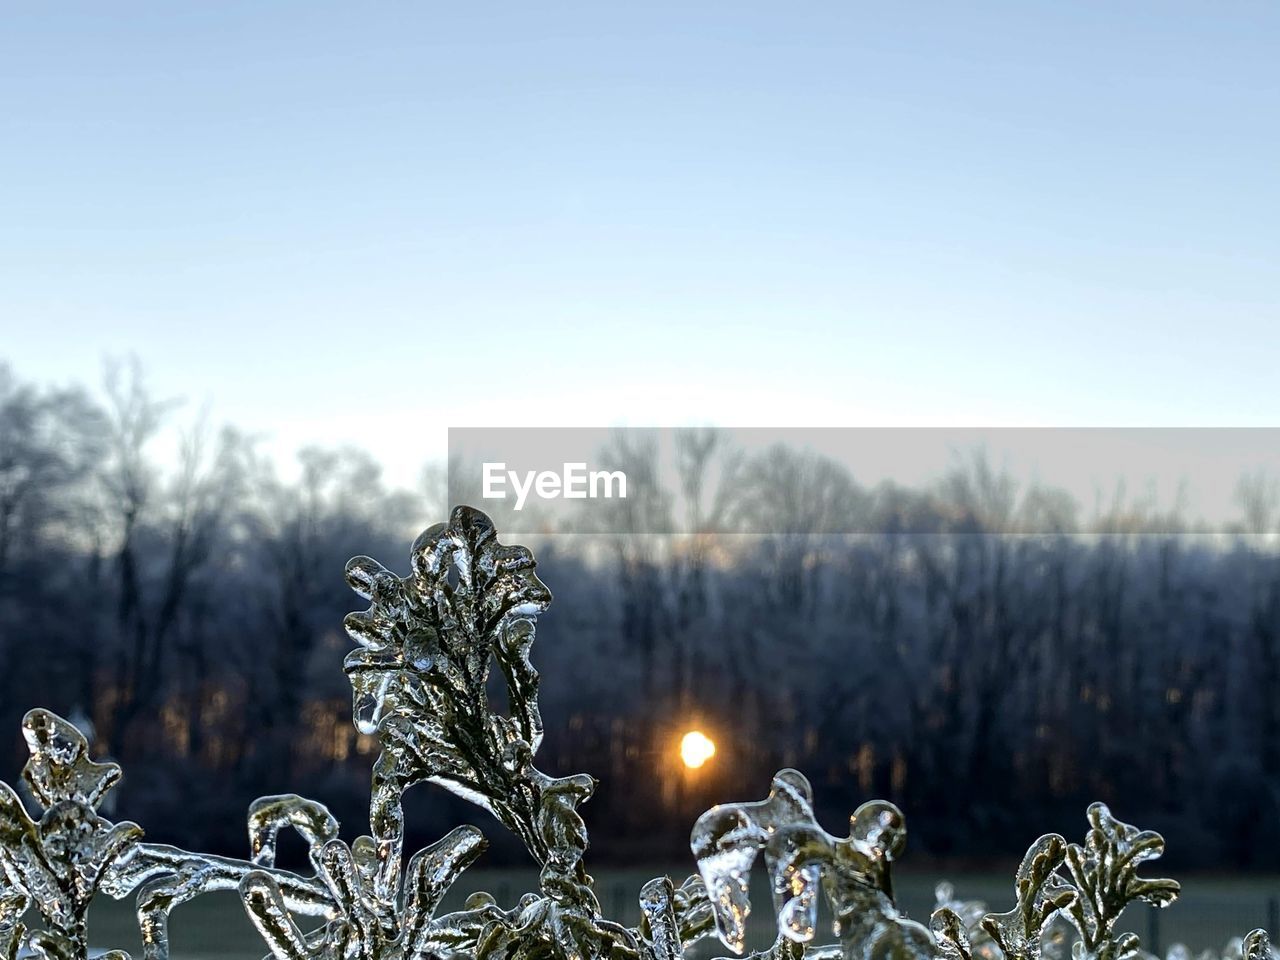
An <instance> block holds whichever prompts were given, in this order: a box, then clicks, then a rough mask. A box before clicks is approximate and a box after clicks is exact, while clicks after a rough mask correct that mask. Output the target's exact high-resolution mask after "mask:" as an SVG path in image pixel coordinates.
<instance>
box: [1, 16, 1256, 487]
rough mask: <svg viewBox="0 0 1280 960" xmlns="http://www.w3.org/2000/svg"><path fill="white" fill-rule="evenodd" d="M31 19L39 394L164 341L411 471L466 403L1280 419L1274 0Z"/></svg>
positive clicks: (280, 415) (26, 349)
mask: <svg viewBox="0 0 1280 960" xmlns="http://www.w3.org/2000/svg"><path fill="white" fill-rule="evenodd" d="M0 23H2V29H0V130H2V131H3V134H2V136H3V148H2V149H0V335H2V336H0V358H5V359H8V360H9V361H11V362H12V363H13V364H14V366H15V368H16V369H17V371H18V372H19V373H20V374H22V375H24V376H26V377H30V378H36V379H39V380H46V381H59V382H65V381H69V380H81V381H93V380H97V379H98V378H99V374H100V368H101V361H102V357H103V356H104V355H107V354H121V353H127V352H133V353H136V354H137V355H138V356H139V357H140V358H141V359H142V360H143V362H144V363H145V364H146V365H147V367H148V368H149V370H150V374H151V380H152V383H153V385H154V386H155V388H156V390H157V391H158V392H160V393H162V394H174V393H181V394H185V395H187V396H188V397H190V398H191V399H192V400H193V401H195V402H207V403H209V404H210V405H211V407H212V409H213V412H214V416H215V417H217V418H220V419H229V420H233V421H235V422H237V423H239V424H241V425H243V426H245V427H248V428H251V429H256V430H259V431H263V432H265V433H267V434H269V436H270V437H271V443H272V444H273V449H275V450H277V451H279V452H281V453H285V452H287V451H289V450H290V449H292V448H293V447H294V446H296V445H297V444H300V443H304V442H308V441H332V442H344V441H352V442H359V443H362V444H363V445H365V446H367V447H368V448H370V449H371V450H373V451H374V452H375V453H377V454H378V455H379V456H380V457H381V458H383V459H384V460H385V461H386V462H387V463H388V466H389V469H390V472H391V475H392V478H393V479H397V480H405V479H408V478H411V477H412V474H413V471H414V470H416V467H417V464H418V463H419V462H421V461H422V460H423V459H425V458H426V457H427V456H429V455H431V454H434V453H438V452H439V448H440V445H441V443H442V442H443V436H444V434H443V428H444V427H446V426H449V425H454V426H460V425H507V424H528V423H546V424H565V425H569V424H611V423H630V424H680V423H690V422H699V423H708V422H709V423H723V424H728V425H779V424H791V423H794V424H797V425H844V424H848V425H863V424H886V425H888V424H903V423H907V424H934V425H956V424H964V425H1002V424H1020V425H1039V424H1076V425H1104V424H1135V425H1137V424H1142V425H1157V424H1187V425H1205V424H1235V425H1256V424H1267V425H1275V424H1277V423H1280V390H1278V389H1277V387H1276V381H1277V375H1276V371H1277V362H1278V361H1280V332H1278V331H1280V279H1278V278H1280V271H1278V270H1277V265H1278V263H1280V123H1277V115H1278V110H1277V107H1278V106H1280V6H1277V5H1276V4H1273V3H1252V4H1250V3H1229V2H1210V0H1206V2H1201V3H1175V2H1161V3H1137V2H1126V3H1115V2H1092V3H1090V2H1070V3H1067V2H1062V3H1056V4H1055V3H1029V2H1010V3H887V2H886V3H879V4H870V3H865V4H859V3H830V4H826V3H821V4H820V3H773V4H755V3H746V2H741V0H739V2H734V3H725V4H707V3H680V4H666V3H654V2H647V3H632V4H621V3H609V2H606V3H601V2H598V0H597V2H591V3H581V4H544V3H539V4H530V3H520V4H516V3H512V4H508V5H493V4H466V3H451V4H443V3H441V4H427V3H408V2H402V3H396V4H391V3H387V4H357V3H342V4H335V3H317V2H306V3H301V2H300V3H273V4H262V3H258V2H252V3H249V2H244V3H242V2H225V0H220V2H217V3H184V4H174V3H154V4H138V3H128V2H112V3H107V4H104V3H100V2H93V3H71V2H66V3H56V4H16V3H15V4H8V5H5V6H4V8H3V14H2V15H0ZM402 438H403V440H402Z"/></svg>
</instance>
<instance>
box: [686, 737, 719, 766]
mask: <svg viewBox="0 0 1280 960" xmlns="http://www.w3.org/2000/svg"><path fill="white" fill-rule="evenodd" d="M715 755H716V745H715V743H713V742H712V740H711V738H710V737H708V736H707V735H706V734H705V733H703V732H702V731H701V730H690V731H689V732H688V733H686V734H685V735H684V736H683V737H682V738H681V739H680V759H681V760H683V761H684V765H685V766H686V767H689V768H691V769H695V770H696V769H697V768H698V767H700V766H702V765H703V764H704V763H706V762H707V761H708V760H710V759H711V758H712V757H714V756H715Z"/></svg>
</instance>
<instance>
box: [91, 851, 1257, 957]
mask: <svg viewBox="0 0 1280 960" xmlns="http://www.w3.org/2000/svg"><path fill="white" fill-rule="evenodd" d="M662 872H663V870H662V869H661V868H655V869H654V870H635V871H607V870H604V871H600V872H599V873H598V874H597V875H596V888H597V892H598V895H599V897H600V901H601V904H602V905H603V907H604V909H605V911H606V913H608V914H609V915H610V916H611V917H613V918H615V919H620V920H622V921H623V922H625V923H627V924H633V923H635V922H636V919H637V917H638V913H639V911H638V908H637V907H636V895H637V893H638V891H639V889H640V886H641V884H642V883H644V881H645V880H647V879H649V878H650V877H653V876H656V875H658V874H660V873H662ZM668 872H670V871H668ZM672 876H673V877H676V878H677V879H679V876H680V874H679V873H672ZM1010 876H1011V874H1010ZM949 879H950V880H951V881H952V882H953V883H954V884H955V887H956V891H957V894H959V895H960V896H964V897H969V898H980V899H984V900H986V901H987V903H988V905H989V906H990V907H991V908H992V909H999V910H1007V909H1009V907H1010V906H1012V882H1011V879H1010V878H1009V877H1008V876H997V875H995V874H978V875H953V876H951V877H950V878H949ZM536 881H537V877H536V874H534V873H532V872H528V871H492V870H490V871H486V870H474V871H470V872H469V873H466V874H464V875H463V877H462V879H461V880H460V881H459V883H458V885H457V887H456V888H455V889H454V890H453V891H452V892H451V893H450V896H449V898H448V899H447V901H446V903H445V906H444V909H445V910H448V909H455V908H456V907H458V906H459V905H460V904H461V902H462V900H463V899H464V898H465V897H466V896H467V894H469V893H471V892H473V891H476V890H487V891H489V892H490V893H492V894H493V895H494V896H496V897H497V898H498V900H499V902H500V903H502V904H503V905H504V906H505V905H509V904H510V903H512V902H514V900H515V899H516V897H517V896H518V895H519V894H520V893H521V892H523V891H526V890H531V889H534V887H535V885H536ZM934 882H935V878H933V877H929V876H924V875H915V874H910V873H901V874H899V876H898V877H897V879H896V883H897V888H898V902H899V904H900V905H901V906H902V907H903V908H904V909H905V910H906V911H907V912H908V913H909V914H910V915H911V916H912V917H913V918H915V919H918V920H925V921H927V920H928V915H929V912H930V910H931V909H932V906H933V885H934ZM764 888H765V884H764V882H763V877H760V878H759V879H757V880H756V881H755V884H754V889H753V893H755V894H756V898H755V899H756V910H755V911H754V913H753V915H752V926H751V943H750V944H749V945H750V946H751V947H753V948H756V947H760V946H764V945H766V944H767V943H768V942H770V941H771V940H772V930H771V927H770V923H771V914H770V912H769V909H768V905H767V902H766V898H767V895H766V894H765V892H764ZM1278 902H1280V877H1277V878H1257V879H1249V880H1225V879H1221V878H1213V877H1200V878H1197V877H1191V878H1189V879H1184V880H1183V897H1182V899H1181V900H1179V902H1178V903H1176V904H1175V905H1174V906H1172V907H1170V908H1169V909H1167V910H1163V911H1159V912H1157V911H1153V910H1150V909H1148V908H1146V907H1138V908H1133V909H1131V910H1130V912H1129V914H1127V915H1126V917H1125V919H1124V920H1123V921H1122V926H1123V927H1124V928H1125V929H1129V930H1133V931H1134V932H1136V933H1138V934H1140V935H1141V936H1142V937H1143V939H1144V946H1145V945H1147V944H1148V943H1150V938H1151V934H1152V933H1155V935H1156V940H1157V942H1158V945H1159V948H1160V950H1161V952H1162V953H1163V952H1164V951H1165V950H1167V949H1168V947H1169V946H1170V945H1171V944H1173V943H1184V944H1186V945H1187V946H1188V947H1190V948H1191V949H1192V951H1193V952H1198V951H1201V950H1205V949H1213V950H1215V951H1217V950H1220V949H1221V948H1222V946H1223V944H1225V943H1226V941H1227V940H1228V938H1230V937H1232V936H1241V935H1243V934H1244V933H1246V932H1248V931H1249V930H1251V929H1253V928H1254V927H1273V926H1274V924H1275V920H1276V918H1275V917H1271V918H1270V919H1269V914H1273V913H1274V912H1275V910H1276V907H1275V905H1274V904H1275V903H1278ZM1153 918H1154V927H1153ZM90 929H91V930H92V931H93V933H94V937H93V939H94V941H95V945H96V946H98V947H101V948H104V949H105V948H122V949H126V950H129V951H130V952H131V953H132V954H133V955H134V957H141V955H142V950H141V942H140V940H139V938H138V932H137V927H136V924H135V922H134V918H133V914H132V909H131V905H130V904H128V903H115V902H112V901H109V900H104V901H103V902H101V903H100V904H96V905H95V907H94V913H93V914H92V915H91V921H90ZM170 932H171V937H172V943H173V953H174V956H175V957H177V958H182V960H200V958H223V957H243V958H256V957H260V956H262V954H263V953H264V952H265V951H264V949H263V946H262V942H261V940H260V939H259V938H258V935H257V932H256V931H255V930H254V929H253V928H252V927H251V926H250V924H249V922H248V920H247V919H246V918H245V915H244V911H243V909H242V908H241V907H240V904H239V901H238V900H237V899H236V897H235V895H234V894H231V893H216V894H210V895H208V896H206V897H202V898H200V899H198V900H196V901H193V902H192V903H189V904H185V905H183V906H180V907H178V908H177V909H176V910H175V911H174V914H173V917H172V923H171V926H170ZM727 954H728V951H727V950H725V949H723V948H722V947H720V946H719V945H718V944H717V943H716V942H715V941H709V942H704V943H703V944H700V945H699V947H698V948H697V950H696V954H695V955H696V956H697V957H703V958H705V957H716V956H724V955H727Z"/></svg>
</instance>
